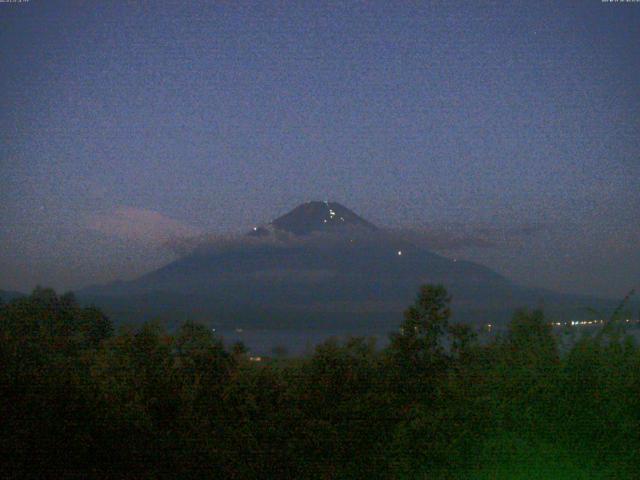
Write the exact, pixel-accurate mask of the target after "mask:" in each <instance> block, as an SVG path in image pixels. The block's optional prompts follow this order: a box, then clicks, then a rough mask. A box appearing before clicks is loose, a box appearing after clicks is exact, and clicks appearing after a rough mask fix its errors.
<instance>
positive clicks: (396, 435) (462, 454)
mask: <svg viewBox="0 0 640 480" xmlns="http://www.w3.org/2000/svg"><path fill="white" fill-rule="evenodd" d="M450 317H451V299H450V297H449V296H448V294H447V291H446V289H445V288H444V287H442V286H436V285H426V286H423V287H421V288H420V290H419V292H418V295H417V298H416V301H415V303H414V304H413V305H412V306H410V307H409V308H408V309H407V310H406V311H405V313H404V319H403V321H402V324H401V328H400V331H399V333H396V334H392V335H391V338H390V342H389V345H388V346H387V347H385V348H383V349H378V348H376V346H375V343H374V342H373V341H372V340H371V339H367V338H360V337H354V338H347V339H344V340H342V341H339V340H336V339H330V340H327V341H326V342H325V343H323V344H321V345H319V346H317V348H316V349H315V352H314V353H313V354H311V355H307V356H305V357H298V358H277V359H271V360H269V359H267V360H266V361H263V362H259V363H257V362H252V361H250V359H249V357H248V355H247V352H246V349H243V348H241V346H239V345H237V346H235V347H233V348H227V347H225V345H224V343H223V341H222V339H220V338H218V337H216V336H215V335H214V333H213V332H212V331H211V330H210V329H209V328H207V327H205V326H203V325H200V324H196V323H185V324H183V325H181V326H180V327H179V328H178V329H177V330H176V331H175V332H171V333H170V332H167V331H166V330H165V329H163V328H162V326H161V325H160V324H159V323H154V322H147V323H144V324H142V325H139V326H135V327H133V326H124V327H120V328H119V329H118V330H117V331H116V330H115V328H114V326H113V325H112V323H111V321H110V320H109V319H108V318H107V317H106V316H105V315H104V314H103V313H102V312H101V311H100V310H99V309H97V308H94V307H82V306H80V305H79V304H78V302H77V301H76V300H75V298H74V297H73V295H72V294H64V295H57V294H56V293H55V292H54V291H53V290H50V289H43V288H37V289H36V290H34V291H33V293H32V294H31V295H30V296H28V297H25V298H20V299H15V300H12V301H11V302H8V303H0V388H1V392H0V468H1V471H0V475H2V476H3V478H100V479H102V478H104V479H110V478H114V479H122V478H212V479H266V478H275V479H330V478H336V479H342V478H354V479H357V478H367V479H376V478H379V479H387V478H389V479H392V478H393V479H396V478H399V479H402V478H407V479H412V478H416V479H418V478H425V479H427V478H428V479H432V478H435V479H438V478H442V479H446V478H479V479H482V478H622V479H624V478H639V477H638V475H639V474H640V467H638V465H640V349H639V348H638V346H637V345H636V343H635V342H634V340H633V339H632V337H630V336H628V335H625V333H624V332H623V331H620V329H619V328H614V327H615V322H616V319H615V318H613V319H612V321H611V324H610V325H608V327H609V328H608V329H605V330H604V331H603V332H601V334H598V335H593V336H588V335H584V336H583V337H582V338H579V339H577V340H576V341H575V342H574V343H573V344H572V345H571V346H570V347H569V348H564V349H561V348H560V341H559V339H558V337H557V336H556V335H554V333H553V332H552V330H551V326H550V325H549V324H548V322H547V321H546V320H545V317H544V314H543V312H542V311H525V310H522V311H518V312H516V313H515V314H514V316H513V319H512V321H511V323H510V324H509V326H508V329H507V331H506V332H505V333H504V334H502V335H498V336H496V337H495V338H493V339H492V340H491V341H490V342H488V343H483V344H481V343H479V342H478V339H477V337H476V334H475V332H474V331H473V329H472V328H471V327H469V326H468V325H463V324H454V323H451V322H450Z"/></svg>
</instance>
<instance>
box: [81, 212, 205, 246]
mask: <svg viewBox="0 0 640 480" xmlns="http://www.w3.org/2000/svg"><path fill="white" fill-rule="evenodd" d="M86 226H87V227H88V228H89V229H91V230H93V231H96V232H100V233H102V234H104V235H109V236H113V237H117V238H119V239H122V240H128V241H134V242H138V243H144V244H151V245H154V246H159V245H165V244H167V242H170V241H173V240H174V239H179V238H192V237H195V236H198V235H200V234H201V233H202V231H201V230H200V229H198V228H196V227H193V226H191V225H187V224H185V223H182V222H179V221H177V220H174V219H172V218H169V217H167V216H165V215H163V214H162V213H160V212H156V211H155V210H147V209H143V208H134V207H126V206H123V207H118V208H116V209H115V210H113V211H112V212H109V213H100V214H93V215H91V216H90V217H89V218H88V220H87V224H86Z"/></svg>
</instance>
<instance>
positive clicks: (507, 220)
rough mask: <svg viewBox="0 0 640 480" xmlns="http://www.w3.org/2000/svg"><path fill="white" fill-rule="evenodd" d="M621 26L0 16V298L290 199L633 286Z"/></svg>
mask: <svg viewBox="0 0 640 480" xmlns="http://www.w3.org/2000/svg"><path fill="white" fill-rule="evenodd" d="M639 40H640V4H633V3H628V4H622V3H601V2H600V1H596V0H594V1H585V2H575V3H569V2H557V1H556V2H522V3H511V2H469V3H468V4H467V5H462V4H460V3H458V2H416V3H408V2H407V3H405V2H337V3H333V2H332V3H324V2H295V3H294V2H291V3H288V2H264V3H256V2H251V3H249V2H247V3H242V2H101V3H100V4H97V3H96V2H82V1H76V2H71V1H69V2H56V1H47V2H44V1H39V0H31V1H29V2H27V3H21V4H0V72H1V73H0V246H1V249H0V288H17V289H22V290H28V289H30V288H32V287H33V286H34V285H35V284H37V283H39V284H44V285H52V286H54V287H56V288H59V289H66V288H76V287H79V286H83V285H86V284H89V283H94V282H97V281H99V282H102V281H108V280H110V279H114V278H131V277H133V276H135V275H137V274H141V273H143V272H144V271H146V270H148V269H150V268H154V267H156V266H159V265H160V264H162V263H163V262H165V261H168V260H169V259H170V258H171V253H170V252H168V251H167V250H166V249H163V248H162V244H163V242H164V240H166V239H167V238H169V237H172V236H184V235H189V234H197V233H201V232H213V233H225V232H232V231H241V230H243V229H247V228H249V227H250V226H252V225H253V224H256V223H262V222H265V221H268V220H270V219H271V218H273V217H275V216H277V215H279V214H282V213H284V212H286V211H288V210H289V209H291V208H293V207H295V206H296V205H297V204H299V203H301V202H303V201H307V200H310V199H320V200H324V199H331V200H336V201H339V202H341V203H343V204H344V205H346V206H348V207H349V208H351V209H353V210H354V211H356V212H357V213H359V214H360V215H362V216H363V217H365V218H367V219H369V220H370V221H372V222H374V223H376V224H378V225H382V226H390V227H395V228H408V229H427V230H428V231H429V232H431V234H434V235H440V237H442V232H451V231H455V230H456V229H459V230H460V231H461V232H463V233H464V235H468V236H482V237H483V238H487V239H488V240H489V242H488V243H489V244H491V245H490V246H484V247H478V246H477V245H476V244H474V243H473V242H471V243H470V245H469V246H468V247H464V246H462V247H461V246H460V245H458V246H456V248H446V245H444V246H443V247H442V251H443V252H444V253H446V254H447V255H452V256H454V255H457V256H462V257H465V258H469V259H475V260H478V261H481V262H483V263H485V264H487V265H488V266H491V267H493V268H495V269H497V270H498V271H500V272H501V273H504V274H506V275H508V276H510V277H511V278H513V279H514V280H516V281H518V282H520V283H525V284H531V285H541V286H547V287H550V288H556V289H558V290H562V291H572V292H585V293H601V294H607V295H618V296H620V295H623V294H624V293H626V291H627V290H629V289H630V288H632V287H634V286H639V284H640V247H639V245H640V227H638V224H639V223H640V222H638V219H640V193H639V191H638V188H637V187H638V179H640V159H639V156H640V48H639V47H640V45H639Z"/></svg>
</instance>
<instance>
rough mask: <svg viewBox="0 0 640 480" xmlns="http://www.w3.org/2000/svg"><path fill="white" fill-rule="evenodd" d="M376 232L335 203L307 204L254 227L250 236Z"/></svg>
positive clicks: (362, 220) (359, 218)
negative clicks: (353, 230)
mask: <svg viewBox="0 0 640 480" xmlns="http://www.w3.org/2000/svg"><path fill="white" fill-rule="evenodd" d="M354 227H355V228H359V229H362V230H377V227H376V226H375V225H373V224H371V223H369V222H367V221H366V220H365V219H363V218H362V217H360V216H358V215H356V214H355V213H353V212H352V211H351V210H349V209H348V208H347V207H344V206H343V205H340V204H339V203H337V202H307V203H303V204H302V205H299V206H297V207H296V208H294V209H293V210H291V211H290V212H289V213H286V214H284V215H282V216H281V217H278V218H276V219H275V220H274V221H273V222H271V223H270V224H269V225H266V226H260V227H254V228H253V230H252V231H251V232H249V235H250V236H265V235H269V234H270V233H272V232H273V231H274V230H275V231H279V232H286V233H290V234H293V235H309V234H311V233H315V232H340V231H341V230H344V229H346V228H354Z"/></svg>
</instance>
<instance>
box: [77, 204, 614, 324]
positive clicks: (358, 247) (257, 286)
mask: <svg viewBox="0 0 640 480" xmlns="http://www.w3.org/2000/svg"><path fill="white" fill-rule="evenodd" d="M425 283H442V284H444V285H445V286H446V287H447V289H448V290H449V292H450V293H451V294H452V297H453V310H454V313H455V315H456V317H457V319H459V320H464V321H469V322H473V323H478V324H479V323H488V322H491V323H501V322H504V321H506V320H507V319H508V318H509V317H510V315H511V314H512V312H513V310H514V309H516V308H518V307H523V306H528V307H536V306H541V305H544V307H545V309H546V310H547V311H549V312H552V313H553V314H555V315H563V316H566V317H571V318H573V317H575V316H580V315H583V316H584V315H585V314H586V310H585V309H584V307H586V306H601V305H602V303H601V302H600V303H598V302H596V301H595V300H594V299H591V298H589V297H583V296H567V295H560V294H556V293H554V292H549V291H544V290H540V289H530V288H524V287H521V286H518V285H516V284H514V283H513V282H511V281H509V280H508V279H506V278H505V277H503V276H501V275H499V274H497V273H496V272H494V271H492V270H491V269H489V268H487V267H484V266H482V265H478V264H476V263H473V262H466V261H456V260H451V259H448V258H445V257H443V256H441V255H438V254H436V253H434V252H431V251H429V250H427V249H426V248H423V247H421V246H418V245H416V244H414V243H412V242H411V241H409V240H407V239H405V238H403V237H402V236H401V235H397V234H393V233H390V232H389V231H387V230H385V229H383V228H379V227H377V226H375V225H373V224H372V223H370V222H368V221H367V220H365V219H363V218H361V217H360V216H358V215H357V214H356V213H354V212H352V211H351V210H349V209H348V208H346V207H344V206H343V205H340V204H339V203H335V202H307V203H305V204H302V205H300V206H298V207H296V208H294V209H293V210H291V211H290V212H288V213H286V214H284V215H282V216H280V217H278V218H276V219H275V220H273V221H272V222H270V223H267V224H264V225H259V226H256V227H254V228H252V229H251V231H249V232H247V233H246V234H243V235H238V236H236V237H234V238H232V239H228V238H227V239H225V240H224V241H217V240H215V239H212V240H206V239H204V240H203V241H202V242H200V243H199V244H198V245H196V246H195V247H194V248H193V249H192V251H190V252H189V253H188V254H185V255H184V256H182V257H181V258H179V259H178V260H176V261H174V262H171V263H169V264H168V265H166V266H164V267H162V268H160V269H158V270H155V271H153V272H150V273H148V274H146V275H143V276H141V277H140V278H137V279H135V280H133V281H129V282H114V283H111V284H107V285H103V286H95V287H90V288H87V289H84V290H81V291H79V292H77V294H78V298H80V299H81V300H84V301H86V302H90V303H95V304H97V305H99V306H101V307H103V308H104V309H105V310H106V311H107V312H108V313H110V314H111V315H112V316H113V317H114V318H115V319H116V320H118V319H121V320H126V321H140V320H141V319H145V318H149V317H151V316H160V317H161V318H164V319H166V320H169V321H175V322H178V321H181V320H184V319H186V318H190V319H196V320H199V321H204V322H207V323H209V324H211V325H216V326H221V327H238V326H241V327H245V328H246V327H261V328H304V329H313V328H318V329H321V328H327V327H329V326H331V327H341V328H345V329H362V330H367V331H370V330H371V331H373V330H377V331H380V330H388V329H390V328H394V327H395V326H397V325H398V324H399V322H400V319H401V314H402V311H403V310H404V309H405V308H406V307H407V306H408V305H409V304H411V303H412V302H413V300H414V298H415V295H416V292H417V290H418V287H419V286H420V285H422V284H425ZM607 306H609V304H607Z"/></svg>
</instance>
